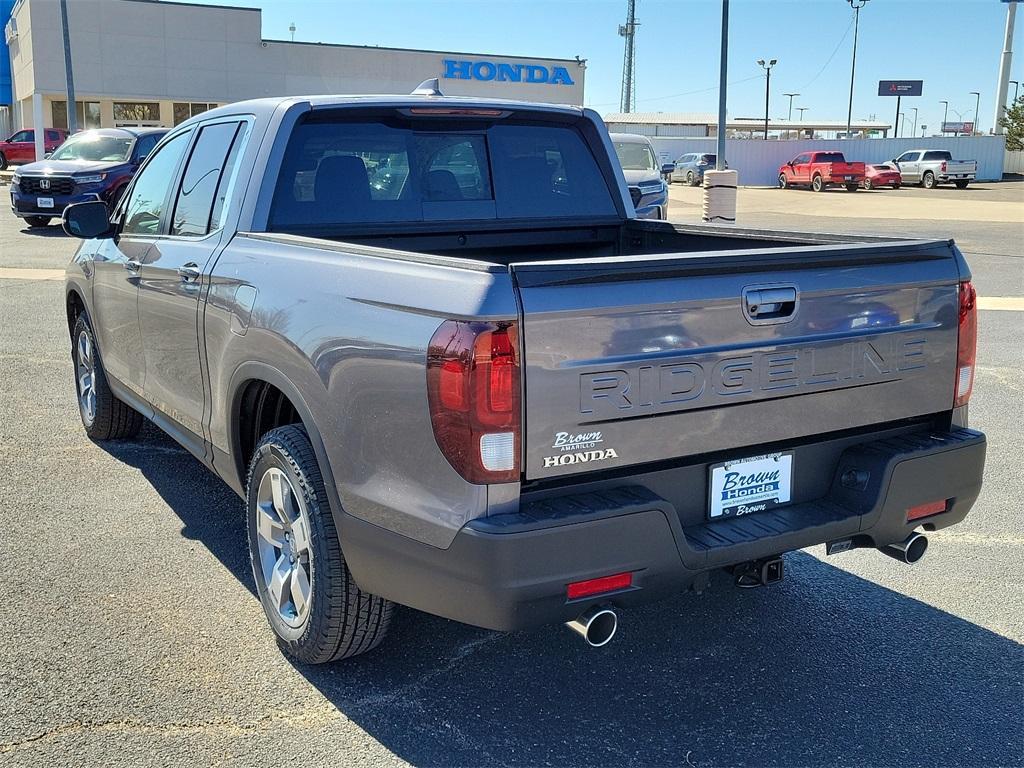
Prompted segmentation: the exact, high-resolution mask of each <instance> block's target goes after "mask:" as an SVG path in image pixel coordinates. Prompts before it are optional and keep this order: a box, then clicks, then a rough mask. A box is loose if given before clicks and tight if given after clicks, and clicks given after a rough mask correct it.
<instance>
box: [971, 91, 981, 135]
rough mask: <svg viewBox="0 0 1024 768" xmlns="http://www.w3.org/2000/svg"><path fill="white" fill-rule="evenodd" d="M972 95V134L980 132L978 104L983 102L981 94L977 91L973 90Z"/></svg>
mask: <svg viewBox="0 0 1024 768" xmlns="http://www.w3.org/2000/svg"><path fill="white" fill-rule="evenodd" d="M971 96H973V97H974V130H973V131H972V132H971V133H972V135H973V134H975V133H979V131H978V105H979V104H981V94H980V93H978V92H977V91H971Z"/></svg>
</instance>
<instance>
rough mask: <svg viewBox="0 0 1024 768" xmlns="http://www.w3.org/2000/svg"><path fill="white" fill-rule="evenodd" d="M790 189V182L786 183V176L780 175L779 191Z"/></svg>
mask: <svg viewBox="0 0 1024 768" xmlns="http://www.w3.org/2000/svg"><path fill="white" fill-rule="evenodd" d="M788 188H789V182H788V181H786V174H784V173H780V174H779V189H788Z"/></svg>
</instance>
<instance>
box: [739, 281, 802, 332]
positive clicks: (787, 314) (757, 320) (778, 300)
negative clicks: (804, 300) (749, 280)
mask: <svg viewBox="0 0 1024 768" xmlns="http://www.w3.org/2000/svg"><path fill="white" fill-rule="evenodd" d="M798 296H799V294H798V292H797V289H796V286H795V285H762V286H751V287H749V288H744V289H743V314H744V315H745V316H746V318H747V321H748V322H750V323H753V324H754V325H766V324H769V323H784V322H787V321H788V320H792V319H793V316H794V315H795V314H796V307H797V303H798Z"/></svg>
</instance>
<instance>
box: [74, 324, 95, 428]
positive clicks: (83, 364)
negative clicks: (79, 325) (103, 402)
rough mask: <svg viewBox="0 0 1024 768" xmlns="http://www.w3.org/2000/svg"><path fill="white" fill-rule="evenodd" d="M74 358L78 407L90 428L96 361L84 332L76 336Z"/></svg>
mask: <svg viewBox="0 0 1024 768" xmlns="http://www.w3.org/2000/svg"><path fill="white" fill-rule="evenodd" d="M76 357H77V365H76V373H77V374H78V377H77V383H78V407H79V408H80V409H81V410H82V418H83V419H84V420H85V423H86V426H91V425H92V423H93V422H94V421H95V420H96V361H95V360H94V358H93V345H92V339H91V338H89V334H88V333H86V332H85V331H82V332H81V333H80V334H78V344H77V355H76Z"/></svg>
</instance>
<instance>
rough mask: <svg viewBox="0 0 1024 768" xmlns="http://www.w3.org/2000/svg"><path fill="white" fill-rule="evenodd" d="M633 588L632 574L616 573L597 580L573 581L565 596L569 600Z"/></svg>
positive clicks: (566, 589)
mask: <svg viewBox="0 0 1024 768" xmlns="http://www.w3.org/2000/svg"><path fill="white" fill-rule="evenodd" d="M631 586H633V574H632V573H616V574H615V575H614V576H601V577H600V578H597V579H587V580H586V581H574V582H573V583H572V584H570V585H569V586H567V587H566V588H565V592H566V595H567V596H568V598H569V599H570V600H575V599H577V598H580V597H589V596H590V595H599V594H601V593H602V592H614V591H615V590H617V589H625V588H626V587H631Z"/></svg>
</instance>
